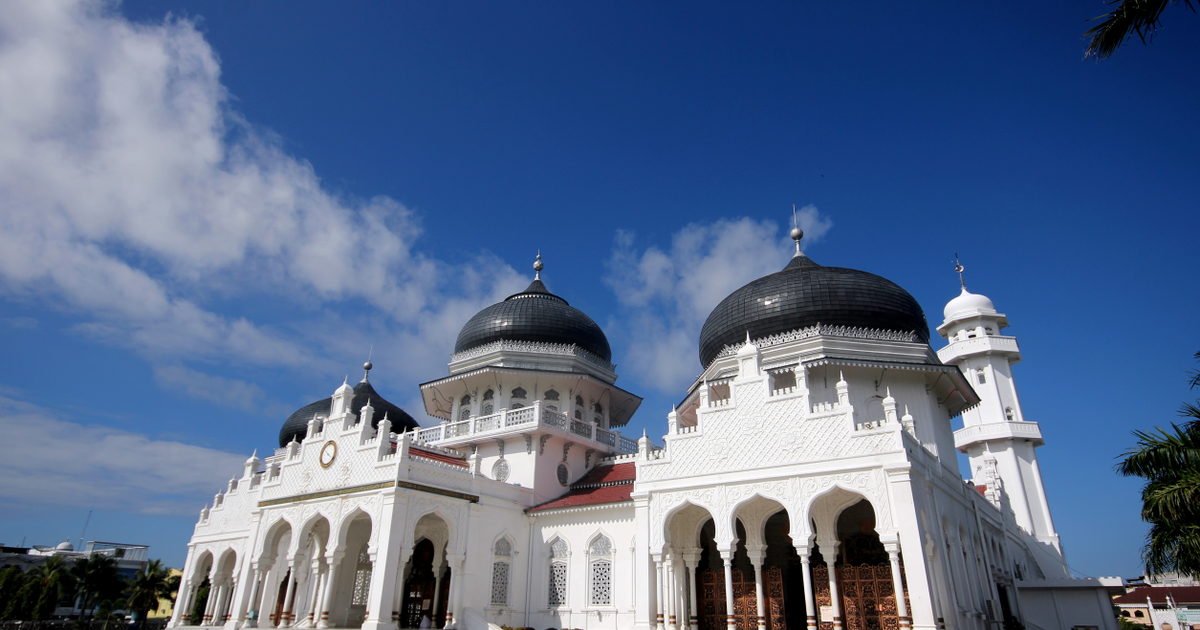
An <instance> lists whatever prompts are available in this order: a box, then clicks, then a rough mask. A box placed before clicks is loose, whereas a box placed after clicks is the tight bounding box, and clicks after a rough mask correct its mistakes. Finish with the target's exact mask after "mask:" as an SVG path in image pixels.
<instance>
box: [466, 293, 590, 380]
mask: <svg viewBox="0 0 1200 630" xmlns="http://www.w3.org/2000/svg"><path fill="white" fill-rule="evenodd" d="M501 339H508V340H513V341H538V342H542V343H561V344H575V345H576V346H578V347H579V348H582V349H584V350H587V351H588V352H590V353H592V354H594V355H596V356H598V357H600V358H601V359H604V360H605V361H608V362H610V363H611V362H612V349H611V348H609V346H608V338H607V337H605V336H604V331H603V330H600V327H599V326H597V325H596V322H594V321H592V318H591V317H588V316H587V315H585V314H584V313H583V311H580V310H579V309H577V308H572V307H571V305H570V304H567V301H566V300H564V299H562V298H560V297H558V296H557V295H554V294H553V293H551V292H550V291H549V290H547V289H546V285H544V284H542V281H541V280H534V281H533V283H532V284H530V285H529V288H528V289H525V290H524V291H522V292H521V293H517V294H516V295H510V296H508V297H507V298H506V299H505V300H504V301H503V302H500V303H497V304H493V305H491V306H489V307H487V308H485V309H483V310H482V311H479V312H478V313H476V314H475V316H474V317H472V318H471V319H470V320H468V321H467V324H466V325H465V326H463V328H462V331H461V332H459V333H458V340H457V341H455V342H454V352H455V353H459V352H463V351H464V350H470V349H471V348H478V347H479V346H482V345H484V344H488V343H492V342H493V341H500V340H501Z"/></svg>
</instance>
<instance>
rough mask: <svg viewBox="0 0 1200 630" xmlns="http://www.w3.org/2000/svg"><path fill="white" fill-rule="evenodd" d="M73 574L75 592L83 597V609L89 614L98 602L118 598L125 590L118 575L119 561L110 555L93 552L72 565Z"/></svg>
mask: <svg viewBox="0 0 1200 630" xmlns="http://www.w3.org/2000/svg"><path fill="white" fill-rule="evenodd" d="M71 576H72V577H73V578H75V583H76V589H77V590H76V592H75V594H76V595H77V596H78V597H80V598H81V599H82V601H83V610H84V611H86V613H85V614H87V615H89V616H90V615H91V614H92V612H93V609H94V608H95V607H96V605H97V604H99V603H100V602H102V601H105V600H116V599H118V598H119V597H120V596H121V593H122V592H123V591H124V590H125V584H124V582H122V581H121V578H120V576H119V575H117V561H116V560H114V559H112V558H110V557H108V556H103V555H100V554H92V555H90V556H88V557H86V558H83V559H82V560H79V561H77V562H76V563H75V565H74V566H72V567H71Z"/></svg>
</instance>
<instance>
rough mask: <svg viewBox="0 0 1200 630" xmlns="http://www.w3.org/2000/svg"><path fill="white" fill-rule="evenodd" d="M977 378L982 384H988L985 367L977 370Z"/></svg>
mask: <svg viewBox="0 0 1200 630" xmlns="http://www.w3.org/2000/svg"><path fill="white" fill-rule="evenodd" d="M975 380H977V381H979V384H980V385H987V375H986V374H984V373H983V368H978V369H976V370H975Z"/></svg>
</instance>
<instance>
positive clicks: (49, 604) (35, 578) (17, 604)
mask: <svg viewBox="0 0 1200 630" xmlns="http://www.w3.org/2000/svg"><path fill="white" fill-rule="evenodd" d="M71 586H72V579H71V574H70V572H69V571H68V569H67V566H66V564H64V563H63V560H62V558H61V557H59V556H50V557H49V558H46V562H45V563H43V564H42V566H40V567H38V568H36V569H34V570H33V571H30V572H29V574H28V575H27V576H25V584H23V585H22V586H21V588H20V590H18V591H17V593H16V596H15V597H14V598H13V601H12V602H10V603H9V605H8V607H7V608H6V609H5V616H6V617H10V618H12V619H14V620H21V621H25V620H30V621H41V620H43V619H48V618H50V616H51V615H53V614H54V609H55V608H57V607H58V601H59V600H60V599H62V598H63V595H65V594H66V593H69V592H70V591H71Z"/></svg>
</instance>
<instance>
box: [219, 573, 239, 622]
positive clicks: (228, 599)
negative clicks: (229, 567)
mask: <svg viewBox="0 0 1200 630" xmlns="http://www.w3.org/2000/svg"><path fill="white" fill-rule="evenodd" d="M237 591H238V579H237V578H236V577H232V578H230V579H229V592H228V593H226V594H225V611H224V612H223V613H222V615H221V623H227V622H228V621H229V619H230V618H231V617H233V613H234V609H233V605H234V603H235V602H234V599H233V598H234V595H236V594H237Z"/></svg>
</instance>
